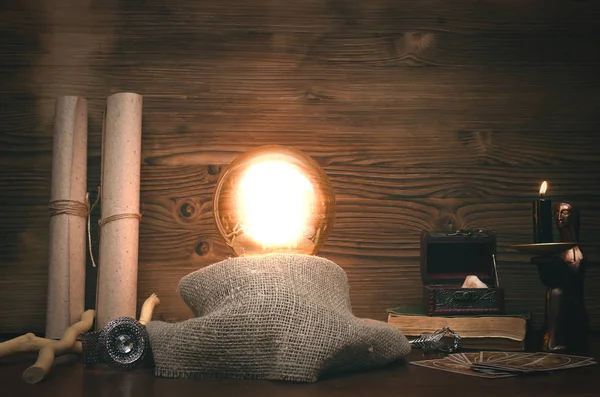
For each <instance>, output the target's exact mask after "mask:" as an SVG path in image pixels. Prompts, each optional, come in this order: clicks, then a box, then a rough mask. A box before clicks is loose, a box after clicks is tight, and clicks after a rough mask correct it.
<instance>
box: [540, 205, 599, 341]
mask: <svg viewBox="0 0 600 397" xmlns="http://www.w3.org/2000/svg"><path fill="white" fill-rule="evenodd" d="M555 219H556V223H557V226H558V230H559V231H560V236H561V240H562V241H563V242H577V241H578V239H579V217H578V213H577V211H576V210H575V209H574V208H573V206H572V205H571V204H569V203H559V204H558V205H557V206H556V208H555ZM532 262H533V263H535V264H537V265H538V270H539V274H540V278H541V280H542V282H543V283H544V284H545V285H546V287H547V292H546V319H545V320H546V321H545V322H546V324H545V333H544V342H543V346H542V349H543V350H544V351H549V352H558V351H569V352H583V351H585V350H586V349H587V338H588V316H587V313H586V309H585V302H584V294H583V286H584V276H585V259H584V257H583V253H582V252H581V249H580V248H579V246H575V247H573V248H570V249H568V250H566V251H564V252H562V253H560V254H559V255H558V256H551V257H537V258H533V259H532Z"/></svg>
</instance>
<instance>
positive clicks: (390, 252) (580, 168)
mask: <svg viewBox="0 0 600 397" xmlns="http://www.w3.org/2000/svg"><path fill="white" fill-rule="evenodd" d="M15 3H16V2H11V1H4V0H2V1H0V55H1V56H0V98H1V99H0V104H1V105H0V121H1V122H0V189H1V192H2V193H1V194H0V332H25V331H34V332H43V328H44V321H45V299H46V281H47V280H46V279H47V251H48V243H47V241H48V215H47V213H48V210H47V206H48V200H49V189H50V166H51V156H52V153H51V143H52V122H53V120H52V114H53V110H54V99H55V98H56V97H57V96H60V95H81V96H85V97H86V98H88V101H89V115H90V121H89V134H90V135H89V145H90V146H89V190H90V192H92V197H95V192H96V188H97V186H98V184H99V172H100V169H99V165H100V130H101V117H102V110H103V106H104V100H105V98H106V96H108V95H110V94H113V93H115V92H120V91H133V92H137V93H139V94H142V95H144V119H143V153H142V156H143V165H142V181H141V182H142V196H141V202H142V207H143V219H142V221H141V229H140V257H139V292H138V299H139V302H142V301H143V299H145V297H147V296H148V295H149V294H150V293H152V292H156V293H158V295H159V296H160V298H161V300H162V304H161V306H160V307H159V308H157V318H159V319H163V320H168V321H178V320H182V319H185V318H187V317H189V316H190V315H191V312H190V311H189V310H188V309H187V308H186V307H185V305H184V304H183V303H182V301H181V300H180V298H179V296H178V292H177V282H178V280H179V279H180V278H181V277H182V276H184V275H185V274H187V273H189V272H191V271H194V270H196V269H198V268H201V267H203V266H206V265H209V264H211V263H214V262H216V261H218V260H221V259H223V258H225V257H227V256H228V255H229V254H230V253H229V251H228V250H227V248H226V246H224V244H223V243H222V242H221V241H220V239H219V236H218V235H217V232H216V229H215V227H214V224H213V220H212V215H211V210H212V208H211V195H212V191H213V188H214V186H215V182H216V180H217V178H218V174H219V172H220V171H221V170H222V169H223V167H224V166H225V165H226V164H228V163H229V162H230V161H231V160H232V159H233V158H235V156H237V155H239V154H241V153H243V152H244V151H245V150H247V149H250V148H252V147H256V146H259V145H264V144H283V145H291V146H294V147H296V148H299V149H301V150H303V151H305V152H306V153H308V154H310V155H311V156H314V158H315V159H316V160H317V161H318V162H319V163H320V164H321V165H322V166H323V167H324V169H325V170H326V172H327V173H328V175H329V176H330V178H331V180H332V182H333V185H334V189H335V192H336V196H337V201H338V206H337V216H336V220H335V226H334V231H333V233H332V235H331V236H330V238H329V240H328V241H327V243H326V245H325V246H324V247H323V249H322V251H321V252H320V254H321V255H322V256H326V257H328V258H330V259H332V260H334V261H335V262H337V263H338V264H339V265H340V266H342V267H343V268H344V269H345V270H346V272H347V273H348V276H349V280H350V284H351V291H352V292H351V298H352V302H353V307H354V311H355V314H356V315H358V316H366V317H372V318H375V319H380V320H383V319H385V317H386V315H385V309H386V308H388V307H391V306H396V305H401V304H404V305H407V304H419V302H420V299H421V282H420V275H419V266H418V263H419V233H420V231H421V230H423V229H427V230H433V229H444V230H445V229H456V228H484V229H490V230H494V231H496V232H497V234H498V266H499V269H498V270H499V276H500V280H501V283H502V285H503V286H504V288H505V289H506V295H507V299H508V302H507V303H508V307H509V309H527V310H531V311H532V312H533V314H534V324H535V325H536V326H540V325H541V324H542V321H543V318H542V317H543V305H544V287H543V286H542V285H541V282H540V281H539V278H538V275H537V270H536V269H535V268H533V267H532V266H531V265H529V264H528V260H529V258H528V257H527V255H524V254H520V253H517V252H515V251H513V250H512V249H510V247H509V245H510V244H513V243H528V242H531V201H532V199H533V198H534V197H535V195H536V192H537V190H538V188H539V184H540V182H541V181H542V180H548V181H549V183H550V193H551V195H552V197H553V199H554V200H556V201H558V200H569V201H572V202H573V203H575V204H576V205H577V206H579V207H580V209H581V211H582V227H581V237H582V238H581V239H582V240H583V241H584V243H585V244H584V250H585V252H586V254H588V256H589V259H590V263H589V270H588V275H587V284H586V297H587V306H588V310H589V313H590V316H591V319H592V326H593V327H594V328H595V329H600V303H598V302H599V301H600V289H599V288H597V287H598V286H599V285H600V284H599V282H600V271H599V270H598V266H597V265H598V264H599V263H600V250H599V249H598V247H597V244H596V243H597V242H598V241H600V223H599V222H598V219H599V216H600V180H599V178H598V175H599V172H600V157H599V156H598V154H599V150H600V138H599V136H598V132H599V131H598V129H599V127H600V113H599V112H598V103H599V102H598V101H599V100H600V74H599V73H598V72H599V63H600V50H599V48H600V46H598V37H599V33H600V27H599V25H598V23H597V21H598V20H599V19H598V17H599V15H598V12H597V11H596V8H597V7H595V2H594V1H577V2H570V1H566V0H564V1H560V0H555V1H551V2H548V1H541V0H518V1H517V0H515V1H511V0H486V1H479V0H478V1H475V0H459V1H452V2H447V1H443V0H422V1H418V2H414V1H408V0H370V1H358V0H354V1H339V0H301V1H300V0H283V1H273V0H255V1H246V0H220V1H218V2H217V1H209V0H199V1H191V0H187V1H186V0H171V1H169V2H147V1H141V0H137V1H134V0H121V1H118V0H105V1H91V0H88V1H80V0H28V1H22V2H20V3H19V4H18V5H17V4H15ZM191 209H193V211H192V210H191ZM97 216H98V214H97V213H95V214H94V217H95V218H96V219H93V220H97ZM92 233H93V236H94V252H95V253H96V254H97V229H96V228H95V227H94V228H92ZM94 277H95V269H93V268H91V267H88V287H89V288H88V291H87V293H88V307H90V305H93V299H91V298H90V297H93V296H94V284H95V282H94Z"/></svg>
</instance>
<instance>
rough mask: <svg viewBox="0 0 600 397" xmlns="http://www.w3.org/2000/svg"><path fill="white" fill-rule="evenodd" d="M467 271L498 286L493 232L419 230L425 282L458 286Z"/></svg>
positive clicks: (489, 284)
mask: <svg viewBox="0 0 600 397" xmlns="http://www.w3.org/2000/svg"><path fill="white" fill-rule="evenodd" d="M469 275H475V276H477V277H478V278H479V279H480V280H481V281H483V282H484V283H486V284H487V285H488V286H489V287H497V286H498V285H497V273H496V235H495V234H494V233H493V232H488V231H484V230H459V231H458V232H428V231H423V232H422V233H421V279H422V280H423V284H424V285H453V286H457V287H460V286H461V285H462V283H463V282H464V281H465V278H466V277H467V276H469Z"/></svg>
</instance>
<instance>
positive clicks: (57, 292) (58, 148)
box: [45, 96, 88, 339]
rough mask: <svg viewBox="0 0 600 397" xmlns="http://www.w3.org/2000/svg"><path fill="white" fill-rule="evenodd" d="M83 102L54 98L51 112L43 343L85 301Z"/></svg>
mask: <svg viewBox="0 0 600 397" xmlns="http://www.w3.org/2000/svg"><path fill="white" fill-rule="evenodd" d="M87 121H88V120H87V101H86V100H85V99H84V98H81V97H76V96H64V97H59V98H57V100H56V107H55V113H54V137H53V147H52V186H51V189H50V204H49V208H50V231H49V236H50V239H49V252H48V256H49V258H48V259H49V263H48V302H47V308H46V333H45V334H46V338H49V339H60V337H61V336H62V334H63V333H64V331H65V330H66V329H67V328H68V327H69V325H71V324H72V323H74V322H76V321H78V320H79V318H80V317H81V314H82V313H83V310H84V301H85V259H86V224H87V220H86V218H87V211H88V206H87V202H86V192H87V130H88V129H87Z"/></svg>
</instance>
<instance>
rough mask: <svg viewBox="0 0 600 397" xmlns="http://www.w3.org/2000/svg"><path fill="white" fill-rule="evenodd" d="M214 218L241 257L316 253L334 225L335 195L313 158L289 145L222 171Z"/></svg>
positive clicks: (253, 154)
mask: <svg viewBox="0 0 600 397" xmlns="http://www.w3.org/2000/svg"><path fill="white" fill-rule="evenodd" d="M213 214H214V220H215V225H216V226H217V230H218V231H219V234H220V235H221V236H222V237H223V240H224V241H225V243H226V244H227V245H228V246H229V247H231V249H232V250H233V252H235V254H236V255H256V254H266V253H275V252H278V253H299V254H315V253H316V252H317V251H318V250H319V248H320V247H321V245H322V244H323V243H324V241H325V240H326V239H327V236H328V235H329V232H330V231H331V228H332V226H333V220H334V217H335V195H334V193H333V188H332V186H331V183H330V181H329V178H328V177H327V175H326V174H325V172H324V171H323V169H322V168H321V167H320V166H319V164H318V163H317V162H316V161H315V160H314V159H313V158H311V157H310V156H307V155H306V154H304V153H302V152H301V151H299V150H297V149H294V148H291V147H287V146H278V145H273V146H261V147H258V148H255V149H252V150H249V151H247V152H246V153H244V154H242V155H241V156H239V157H238V158H236V159H235V160H234V161H232V162H231V164H229V165H228V166H227V167H226V168H225V169H224V170H223V172H222V173H221V175H220V177H219V181H218V182H217V186H216V188H215V194H214V197H213Z"/></svg>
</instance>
